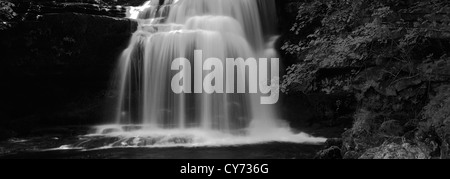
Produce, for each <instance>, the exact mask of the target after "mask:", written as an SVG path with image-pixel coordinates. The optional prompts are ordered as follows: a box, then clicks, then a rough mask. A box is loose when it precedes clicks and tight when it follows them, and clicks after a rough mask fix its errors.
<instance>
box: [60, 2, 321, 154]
mask: <svg viewBox="0 0 450 179" xmlns="http://www.w3.org/2000/svg"><path fill="white" fill-rule="evenodd" d="M276 17H277V14H276V10H275V1H274V0H150V1H147V2H146V3H145V4H144V5H142V6H139V7H130V8H129V12H128V18H131V19H135V20H136V21H137V22H138V23H139V27H138V30H137V31H136V32H135V33H134V34H133V36H132V38H131V40H130V44H129V47H128V48H127V49H125V50H124V52H123V54H122V56H121V58H120V61H119V70H118V72H117V76H118V78H119V79H118V87H117V88H118V89H117V91H119V99H118V103H117V107H116V109H115V114H116V115H115V118H114V120H113V121H111V123H112V124H111V125H104V126H98V127H97V128H96V130H95V132H93V133H91V134H89V135H86V136H83V137H81V139H80V141H81V142H77V143H76V144H73V145H68V146H62V147H60V148H58V149H74V148H75V149H76V148H80V149H83V148H84V149H86V148H102V149H110V148H124V147H131V148H136V147H139V148H141V147H151V148H154V147H157V148H159V147H180V146H182V147H192V146H194V147H197V146H209V147H211V146H214V147H217V146H234V145H243V144H257V143H269V142H288V143H309V144H315V143H321V142H324V141H325V138H316V137H312V136H310V135H308V134H306V133H293V132H291V130H290V129H289V126H287V125H286V124H285V123H284V122H283V121H282V120H280V119H279V118H278V114H277V110H276V107H275V105H262V104H260V101H259V99H260V97H261V95H263V94H250V93H249V92H247V93H228V94H226V93H224V94H220V93H213V94H207V93H193V94H188V93H182V94H175V93H174V92H173V91H172V89H171V81H172V77H173V76H174V75H176V71H173V70H171V65H172V62H173V61H174V60H175V59H177V58H179V57H184V58H186V59H188V60H189V62H191V64H194V66H195V65H198V64H195V62H194V55H195V54H194V51H195V50H202V52H203V57H204V58H203V59H201V62H204V60H205V59H206V58H210V57H214V58H218V59H220V60H222V62H224V63H225V59H226V58H244V59H247V58H256V59H258V58H272V57H276V50H274V48H273V44H274V42H275V40H276V38H277V36H276V35H277V34H276V31H277V30H276V24H277V19H276ZM201 64H202V63H200V65H201ZM238 70H239V68H238ZM240 70H242V69H240ZM244 70H245V68H244ZM187 73H191V74H187V76H192V77H200V79H203V78H205V76H206V75H205V74H207V71H206V72H205V73H203V75H202V74H201V73H200V76H198V75H199V74H198V73H197V72H195V71H193V72H187ZM237 73H244V74H245V71H237ZM230 75H231V76H230ZM232 75H234V74H226V78H227V79H229V78H230V79H231V78H234V76H232ZM267 78H268V77H267ZM259 80H260V81H261V80H262V79H259ZM275 80H276V79H275ZM198 81H200V82H201V80H198V78H197V80H196V79H192V83H198ZM236 81H237V82H236V83H237V84H238V85H244V86H248V83H249V82H248V81H247V82H246V81H245V80H242V79H237V80H236ZM266 82H267V80H266ZM268 83H272V84H276V83H277V82H276V81H270V82H268Z"/></svg>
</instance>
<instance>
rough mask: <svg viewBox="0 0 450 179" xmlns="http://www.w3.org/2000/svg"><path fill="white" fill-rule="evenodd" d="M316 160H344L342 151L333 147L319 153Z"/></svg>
mask: <svg viewBox="0 0 450 179" xmlns="http://www.w3.org/2000/svg"><path fill="white" fill-rule="evenodd" d="M314 159H342V154H341V149H340V148H339V147H336V146H333V147H330V148H328V149H325V150H322V151H319V152H318V153H317V154H316V156H315V157H314Z"/></svg>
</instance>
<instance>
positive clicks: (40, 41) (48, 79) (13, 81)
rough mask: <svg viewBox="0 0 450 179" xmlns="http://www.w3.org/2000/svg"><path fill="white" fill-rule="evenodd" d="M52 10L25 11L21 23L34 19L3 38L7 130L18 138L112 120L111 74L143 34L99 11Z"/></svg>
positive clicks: (0, 67) (1, 76)
mask: <svg viewBox="0 0 450 179" xmlns="http://www.w3.org/2000/svg"><path fill="white" fill-rule="evenodd" d="M21 2H22V3H24V2H26V1H21ZM40 3H48V2H47V1H42V2H41V1H40ZM52 3H53V4H52ZM52 3H51V4H52V6H45V7H44V6H42V7H43V8H40V9H39V8H38V9H37V10H36V9H35V10H36V11H31V10H33V8H31V9H29V8H27V9H23V10H27V11H26V12H23V13H22V14H19V16H21V17H25V16H27V17H35V18H25V19H18V21H16V22H14V25H13V26H12V27H11V28H9V29H7V30H4V31H1V32H0V38H1V39H2V40H1V41H0V49H2V54H1V55H2V58H1V61H0V80H1V81H2V83H0V89H1V94H3V95H4V97H2V100H1V101H0V114H2V116H3V117H2V119H0V126H2V127H4V128H7V129H12V130H13V131H15V132H17V133H18V134H19V135H24V134H27V133H28V132H30V131H32V130H33V129H34V128H36V127H40V126H43V127H45V126H48V125H72V124H77V125H82V124H91V123H101V122H102V120H106V119H105V118H108V117H110V115H108V114H110V113H109V112H108V111H106V110H105V109H104V108H105V107H109V106H107V104H110V103H111V101H112V100H113V99H112V98H109V97H111V96H113V95H111V94H110V93H108V92H109V91H110V87H111V81H112V79H113V78H112V77H113V76H112V74H113V73H114V70H115V68H116V63H117V60H118V58H119V56H120V54H121V52H122V51H123V50H124V49H125V48H126V46H127V44H128V41H129V38H130V37H131V34H132V33H133V32H134V31H135V30H136V28H137V23H136V22H134V21H132V20H129V19H126V18H118V17H117V16H119V15H120V13H119V14H117V13H116V11H108V12H106V11H104V9H105V8H104V6H99V5H98V4H90V5H88V3H86V2H85V3H84V4H83V5H80V4H78V5H75V4H72V5H67V4H61V3H57V2H52ZM35 4H36V3H35ZM24 6H25V4H22V7H24ZM28 6H30V7H38V6H35V5H33V3H29V4H28ZM60 6H64V7H66V8H62V9H59V8H58V7H60ZM97 6H98V8H97ZM69 7H70V8H69ZM81 7H83V8H84V9H85V10H87V11H81V10H80V8H81ZM94 7H95V8H94ZM19 8H20V7H19ZM52 8H55V9H52ZM83 8H81V9H83ZM59 10H63V11H59ZM72 11H73V12H72ZM105 12H106V13H105ZM31 14H33V15H31ZM108 100H111V101H108Z"/></svg>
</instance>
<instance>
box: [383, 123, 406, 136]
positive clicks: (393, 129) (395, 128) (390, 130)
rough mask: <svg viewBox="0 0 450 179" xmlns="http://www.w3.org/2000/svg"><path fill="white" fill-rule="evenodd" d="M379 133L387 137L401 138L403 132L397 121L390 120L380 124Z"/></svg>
mask: <svg viewBox="0 0 450 179" xmlns="http://www.w3.org/2000/svg"><path fill="white" fill-rule="evenodd" d="M379 131H380V133H381V134H383V135H387V136H401V135H403V131H404V130H403V126H402V125H401V124H400V122H399V121H395V120H391V121H386V122H384V123H383V124H381V126H380V129H379Z"/></svg>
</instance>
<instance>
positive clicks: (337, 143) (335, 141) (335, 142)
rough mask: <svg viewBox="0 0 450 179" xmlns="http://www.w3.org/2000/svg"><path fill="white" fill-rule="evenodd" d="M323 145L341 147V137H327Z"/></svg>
mask: <svg viewBox="0 0 450 179" xmlns="http://www.w3.org/2000/svg"><path fill="white" fill-rule="evenodd" d="M325 146H326V148H330V147H333V146H336V147H341V146H342V139H341V138H331V139H327V141H326V142H325Z"/></svg>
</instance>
